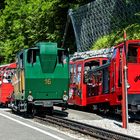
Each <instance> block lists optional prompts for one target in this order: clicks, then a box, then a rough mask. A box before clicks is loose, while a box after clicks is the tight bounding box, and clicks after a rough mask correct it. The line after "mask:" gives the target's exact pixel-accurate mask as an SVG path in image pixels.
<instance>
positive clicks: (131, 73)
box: [128, 63, 140, 94]
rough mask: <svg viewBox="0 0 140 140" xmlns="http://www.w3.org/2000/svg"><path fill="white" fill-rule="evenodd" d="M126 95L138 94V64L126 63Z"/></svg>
mask: <svg viewBox="0 0 140 140" xmlns="http://www.w3.org/2000/svg"><path fill="white" fill-rule="evenodd" d="M128 83H129V85H130V88H129V89H128V93H132V94H133V93H134V94H136V93H140V64H139V63H137V64H136V63H135V64H133V63H128Z"/></svg>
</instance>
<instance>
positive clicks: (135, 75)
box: [69, 40, 140, 113]
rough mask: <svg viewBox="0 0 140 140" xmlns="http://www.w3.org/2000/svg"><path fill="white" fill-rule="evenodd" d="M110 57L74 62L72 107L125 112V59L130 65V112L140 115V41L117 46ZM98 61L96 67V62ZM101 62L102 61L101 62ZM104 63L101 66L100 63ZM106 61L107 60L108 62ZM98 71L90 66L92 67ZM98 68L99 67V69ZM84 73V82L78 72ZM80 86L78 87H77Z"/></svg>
mask: <svg viewBox="0 0 140 140" xmlns="http://www.w3.org/2000/svg"><path fill="white" fill-rule="evenodd" d="M111 54H112V55H111ZM111 54H110V56H111V57H110V58H109V59H108V61H107V58H106V59H103V58H102V59H101V58H99V60H98V58H97V57H96V58H95V57H94V56H93V57H92V58H90V59H87V60H85V59H82V60H75V61H72V62H71V63H70V76H71V77H70V78H71V82H70V93H69V96H70V99H69V103H70V104H76V105H78V106H92V107H93V109H98V110H102V111H108V110H112V109H113V111H116V112H121V102H122V89H123V85H122V69H124V65H123V63H122V62H123V60H126V63H127V83H126V84H127V88H128V95H127V97H128V109H129V112H133V113H138V112H140V40H128V41H126V42H123V43H121V44H119V45H117V46H115V47H114V49H113V53H111ZM94 60H95V61H96V62H98V64H97V65H96V63H94V64H95V65H94V64H93V65H92V63H93V62H92V61H94ZM97 60H98V61H97ZM99 61H100V63H99ZM103 61H106V62H105V63H104V62H103ZM90 63H91V65H92V66H94V67H95V68H92V66H91V67H90V69H88V70H87V69H86V66H87V65H88V64H90ZM96 66H97V67H96ZM79 70H80V72H81V74H80V76H81V78H80V82H79V83H78V82H76V81H79V80H78V72H79ZM77 83H78V84H77Z"/></svg>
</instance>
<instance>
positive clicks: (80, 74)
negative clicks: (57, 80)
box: [69, 57, 108, 106]
mask: <svg viewBox="0 0 140 140" xmlns="http://www.w3.org/2000/svg"><path fill="white" fill-rule="evenodd" d="M107 60H108V58H107V57H94V58H89V59H80V60H73V61H71V62H70V92H69V104H76V105H79V106H87V105H88V104H92V103H93V101H92V100H93V97H94V92H92V90H96V89H95V88H94V89H90V86H92V87H93V85H91V84H90V83H93V84H95V85H96V84H97V81H98V82H99V79H96V80H97V81H95V79H92V77H88V78H87V76H88V75H87V73H88V72H89V71H92V70H94V69H96V68H97V67H99V66H101V65H103V64H105V63H107ZM93 80H94V81H93ZM98 84H99V83H98ZM95 85H94V86H95ZM98 88H99V89H100V86H98Z"/></svg>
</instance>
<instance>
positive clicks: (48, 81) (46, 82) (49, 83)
mask: <svg viewBox="0 0 140 140" xmlns="http://www.w3.org/2000/svg"><path fill="white" fill-rule="evenodd" d="M44 82H45V84H46V85H51V84H52V81H51V79H45V80H44Z"/></svg>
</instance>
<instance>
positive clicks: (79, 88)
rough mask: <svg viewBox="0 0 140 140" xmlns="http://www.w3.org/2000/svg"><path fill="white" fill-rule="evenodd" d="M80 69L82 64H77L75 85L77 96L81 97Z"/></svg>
mask: <svg viewBox="0 0 140 140" xmlns="http://www.w3.org/2000/svg"><path fill="white" fill-rule="evenodd" d="M81 70H82V64H78V65H77V72H76V86H77V95H78V96H79V97H82V91H81Z"/></svg>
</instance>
